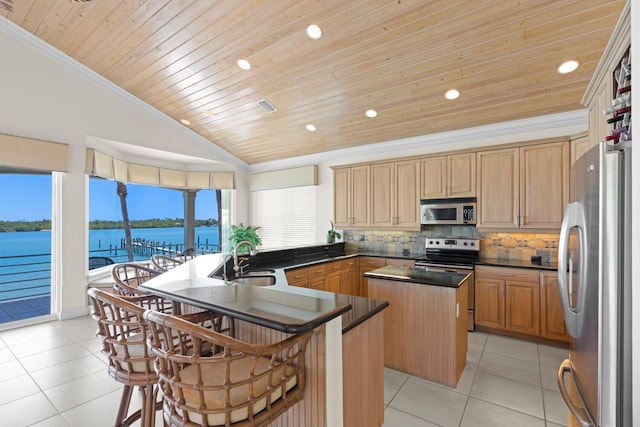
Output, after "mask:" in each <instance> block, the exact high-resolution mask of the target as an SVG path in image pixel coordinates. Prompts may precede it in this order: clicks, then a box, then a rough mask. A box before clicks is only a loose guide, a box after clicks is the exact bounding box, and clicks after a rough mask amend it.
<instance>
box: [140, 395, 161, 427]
mask: <svg viewBox="0 0 640 427" xmlns="http://www.w3.org/2000/svg"><path fill="white" fill-rule="evenodd" d="M157 392H158V390H157V387H154V386H146V387H140V397H141V398H142V399H141V400H142V422H141V425H142V427H154V426H155V422H156V409H157V405H156V400H157Z"/></svg>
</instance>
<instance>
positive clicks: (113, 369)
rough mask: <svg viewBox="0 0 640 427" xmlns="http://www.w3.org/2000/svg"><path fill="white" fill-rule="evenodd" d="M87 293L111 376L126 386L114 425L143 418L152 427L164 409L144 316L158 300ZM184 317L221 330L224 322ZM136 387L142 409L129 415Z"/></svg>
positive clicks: (199, 315) (209, 316) (215, 318)
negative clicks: (156, 415)
mask: <svg viewBox="0 0 640 427" xmlns="http://www.w3.org/2000/svg"><path fill="white" fill-rule="evenodd" d="M88 294H89V297H90V300H91V302H92V305H93V311H92V316H93V318H94V319H95V320H96V321H97V322H98V331H97V333H96V335H97V336H98V338H99V339H100V340H101V342H102V352H103V353H104V354H105V355H106V356H107V357H108V361H109V364H108V372H109V375H110V376H111V377H113V378H114V379H115V380H116V381H118V382H119V383H122V384H124V388H123V390H122V397H121V399H120V406H119V409H118V413H117V415H116V423H115V425H116V426H129V425H131V424H132V423H134V422H136V421H137V420H138V419H140V420H141V425H142V426H153V425H154V420H155V411H156V410H157V409H160V408H161V403H162V402H158V401H157V400H158V399H157V394H158V392H157V387H155V384H157V382H158V375H157V374H156V372H155V370H154V366H153V362H154V360H155V358H156V357H155V355H153V354H152V353H151V352H150V351H149V349H148V347H147V345H146V341H147V338H148V336H149V328H148V324H147V322H146V321H145V320H144V318H143V317H142V315H143V313H144V312H145V311H147V310H153V309H154V308H155V307H157V300H158V297H156V296H154V295H142V296H135V297H130V296H129V297H127V296H118V295H114V294H110V293H108V292H104V291H100V290H98V289H96V288H91V289H89V291H88ZM181 317H182V318H183V319H185V321H188V322H194V323H197V324H198V325H201V327H207V328H212V329H216V328H217V329H218V330H219V329H220V326H219V325H220V322H221V319H222V316H221V315H218V314H214V313H209V312H201V313H196V314H189V315H185V316H181ZM189 351H191V352H193V349H191V350H187V352H189ZM200 351H202V352H203V353H212V352H213V351H215V349H214V348H213V346H208V347H202V348H200ZM134 387H138V388H139V390H140V394H141V398H142V407H141V409H139V410H138V411H135V412H133V413H132V414H130V415H129V416H127V414H128V412H129V405H130V403H131V396H132V393H133V388H134Z"/></svg>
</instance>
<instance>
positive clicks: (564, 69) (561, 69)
mask: <svg viewBox="0 0 640 427" xmlns="http://www.w3.org/2000/svg"><path fill="white" fill-rule="evenodd" d="M579 66H580V63H579V62H578V61H576V60H575V59H572V60H570V61H565V62H563V63H562V64H560V65H558V68H557V70H558V73H560V74H567V73H571V72H573V71H575V70H576V69H578V67H579Z"/></svg>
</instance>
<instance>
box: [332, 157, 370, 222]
mask: <svg viewBox="0 0 640 427" xmlns="http://www.w3.org/2000/svg"><path fill="white" fill-rule="evenodd" d="M370 188H371V167H370V166H369V165H364V166H354V167H348V168H340V169H335V170H334V171H333V197H334V201H333V221H334V223H335V226H336V227H338V228H348V227H367V226H369V225H370V206H369V205H370Z"/></svg>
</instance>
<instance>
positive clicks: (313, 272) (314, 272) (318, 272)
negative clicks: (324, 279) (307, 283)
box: [307, 263, 327, 279]
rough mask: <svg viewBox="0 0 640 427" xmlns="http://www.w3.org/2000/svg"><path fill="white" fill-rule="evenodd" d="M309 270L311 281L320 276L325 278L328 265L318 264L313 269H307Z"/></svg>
mask: <svg viewBox="0 0 640 427" xmlns="http://www.w3.org/2000/svg"><path fill="white" fill-rule="evenodd" d="M307 270H308V272H309V278H310V279H313V278H314V277H318V276H324V275H325V274H327V264H326V263H322V264H317V265H314V266H312V267H307Z"/></svg>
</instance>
